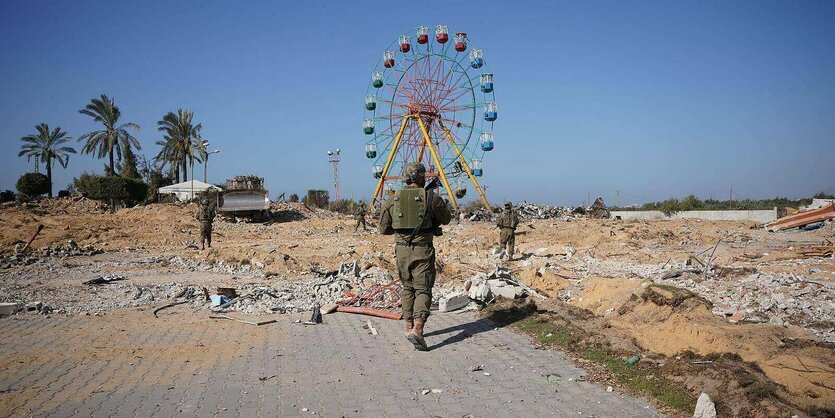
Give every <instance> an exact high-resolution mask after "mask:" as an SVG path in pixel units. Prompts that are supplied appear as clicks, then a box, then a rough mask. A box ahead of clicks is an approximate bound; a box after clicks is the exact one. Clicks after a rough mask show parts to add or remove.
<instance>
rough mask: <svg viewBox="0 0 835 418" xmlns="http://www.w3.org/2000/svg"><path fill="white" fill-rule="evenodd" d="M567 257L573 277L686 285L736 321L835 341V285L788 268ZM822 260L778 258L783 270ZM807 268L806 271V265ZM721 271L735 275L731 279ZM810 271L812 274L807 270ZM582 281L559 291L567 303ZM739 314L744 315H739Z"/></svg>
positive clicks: (715, 311)
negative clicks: (693, 265)
mask: <svg viewBox="0 0 835 418" xmlns="http://www.w3.org/2000/svg"><path fill="white" fill-rule="evenodd" d="M568 261H569V260H566V262H565V263H563V264H562V267H563V268H567V267H568V266H570V269H571V271H572V274H573V275H576V276H579V278H583V277H627V278H633V279H644V280H648V281H651V282H654V283H658V284H662V285H668V286H674V287H678V288H682V289H687V290H689V291H691V292H693V293H694V294H696V295H697V296H700V297H703V298H704V299H706V300H708V301H709V302H711V303H712V305H713V310H712V311H713V313H714V314H715V315H718V316H722V317H726V318H729V319H731V317H733V316H734V315H735V314H736V317H734V318H732V320H734V321H737V320H738V321H739V322H755V323H760V322H762V323H771V324H774V325H779V326H783V325H786V326H788V325H794V326H799V327H801V328H804V329H806V330H808V331H810V332H812V333H813V334H815V335H817V336H819V337H821V338H822V339H823V340H825V341H827V342H835V327H831V326H830V327H821V326H820V324H832V323H835V299H833V296H832V295H833V294H835V285H833V284H831V283H828V282H826V281H815V280H810V279H808V278H806V277H803V276H801V275H798V274H795V273H790V272H762V271H757V270H756V269H744V268H735V269H731V268H722V267H713V268H712V270H710V271H708V273H707V274H701V271H699V269H693V268H691V267H689V266H687V260H686V259H685V260H682V261H681V262H674V261H673V262H667V263H663V264H639V263H634V262H630V261H620V260H613V259H598V258H595V257H591V256H588V255H587V256H584V257H583V258H582V259H580V260H574V259H572V260H571V263H570V264H568ZM822 262H823V261H822V260H820V259H815V258H805V257H799V258H794V259H790V260H781V261H777V262H776V265H777V266H783V267H784V268H787V269H788V268H792V267H798V266H800V267H802V266H804V265H807V266H808V265H819V264H820V263H822ZM807 271H808V269H807ZM723 273H724V274H731V273H733V274H734V276H733V280H728V278H727V277H725V276H724V275H723ZM810 274H813V273H810ZM582 286H583V284H582V281H578V282H577V283H576V284H574V285H572V286H567V287H565V288H563V289H561V290H560V291H559V292H558V295H559V297H560V298H561V299H562V300H564V301H566V302H570V301H572V300H573V299H574V298H576V295H577V294H578V293H580V292H578V288H579V287H582ZM740 317H742V319H740Z"/></svg>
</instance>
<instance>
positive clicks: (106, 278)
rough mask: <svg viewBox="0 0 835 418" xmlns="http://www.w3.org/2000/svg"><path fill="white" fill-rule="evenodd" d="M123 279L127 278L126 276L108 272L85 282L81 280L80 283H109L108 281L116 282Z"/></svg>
mask: <svg viewBox="0 0 835 418" xmlns="http://www.w3.org/2000/svg"><path fill="white" fill-rule="evenodd" d="M125 279H127V277H125V276H122V275H119V274H108V275H104V276H99V277H96V278H95V279H91V280H87V281H86V282H82V283H81V284H89V285H98V284H110V283H113V282H118V281H121V280H125Z"/></svg>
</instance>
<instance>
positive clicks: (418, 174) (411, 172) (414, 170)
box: [401, 163, 426, 184]
mask: <svg viewBox="0 0 835 418" xmlns="http://www.w3.org/2000/svg"><path fill="white" fill-rule="evenodd" d="M424 178H426V167H424V166H423V164H421V163H409V164H406V166H405V167H403V176H401V180H403V183H406V184H409V183H412V184H414V183H417V182H418V179H424Z"/></svg>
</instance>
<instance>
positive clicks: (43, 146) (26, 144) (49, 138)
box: [17, 123, 75, 197]
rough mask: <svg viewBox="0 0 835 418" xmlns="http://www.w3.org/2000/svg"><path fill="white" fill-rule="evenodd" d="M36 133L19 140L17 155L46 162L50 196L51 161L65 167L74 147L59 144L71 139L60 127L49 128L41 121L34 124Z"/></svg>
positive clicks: (50, 195)
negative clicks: (56, 161)
mask: <svg viewBox="0 0 835 418" xmlns="http://www.w3.org/2000/svg"><path fill="white" fill-rule="evenodd" d="M35 130H37V131H38V133H37V134H33V135H26V136H24V137H23V138H21V139H20V140H21V141H23V145H22V146H21V147H20V148H21V150H20V152H19V153H18V154H17V156H18V157H23V156H24V155H25V156H26V157H27V159H29V158H32V157H34V158H35V161H38V159H40V161H42V162H44V163H46V177H47V178H48V179H49V197H52V162H53V160H58V163H60V164H61V166H62V167H64V168H67V163H69V162H70V156H69V154H75V148H73V147H65V146H61V145H63V144H64V143H66V142H67V141H69V140H71V139H72V138H70V137H69V136H67V132H66V131H62V130H61V128H60V127H58V128H55V129H53V130H51V131H50V130H49V125H47V124H45V123H41V124H40V125H38V126H35Z"/></svg>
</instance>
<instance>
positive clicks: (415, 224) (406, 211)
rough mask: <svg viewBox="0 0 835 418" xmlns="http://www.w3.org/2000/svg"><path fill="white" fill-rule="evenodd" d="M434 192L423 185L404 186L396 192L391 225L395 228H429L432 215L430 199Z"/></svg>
mask: <svg viewBox="0 0 835 418" xmlns="http://www.w3.org/2000/svg"><path fill="white" fill-rule="evenodd" d="M431 198H432V193H431V192H427V191H426V190H424V189H423V188H421V187H415V188H409V187H407V188H403V189H400V190H398V191H396V192H394V205H393V206H392V207H391V227H392V228H394V229H401V230H403V229H407V230H410V231H411V230H414V229H419V230H420V229H429V228H432V217H431V216H430V215H429V203H428V200H429V199H431Z"/></svg>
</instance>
